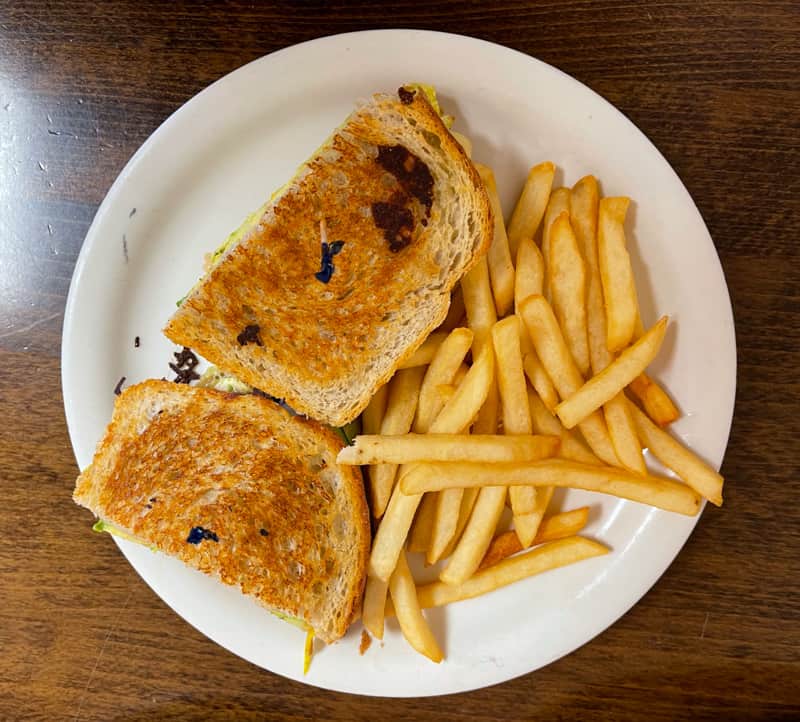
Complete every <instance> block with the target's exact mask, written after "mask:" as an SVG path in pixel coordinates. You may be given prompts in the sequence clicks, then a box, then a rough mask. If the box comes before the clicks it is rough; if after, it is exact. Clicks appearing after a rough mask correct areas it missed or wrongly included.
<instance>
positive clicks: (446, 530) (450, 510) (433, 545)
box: [425, 489, 464, 564]
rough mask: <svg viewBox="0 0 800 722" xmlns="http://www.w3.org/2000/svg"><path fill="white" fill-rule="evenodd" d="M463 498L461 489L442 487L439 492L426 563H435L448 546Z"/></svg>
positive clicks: (456, 523)
mask: <svg viewBox="0 0 800 722" xmlns="http://www.w3.org/2000/svg"><path fill="white" fill-rule="evenodd" d="M463 498H464V490H463V489H444V490H443V491H440V492H439V499H438V501H437V504H436V514H435V516H434V522H433V528H432V530H431V540H430V544H429V546H428V552H427V554H426V556H425V560H426V561H427V563H428V564H436V562H438V561H439V559H440V558H441V557H442V554H443V553H444V551H445V550H446V549H447V547H448V546H450V542H451V541H452V540H453V537H454V536H455V533H456V527H457V526H458V515H459V512H460V511H461V502H462V500H463Z"/></svg>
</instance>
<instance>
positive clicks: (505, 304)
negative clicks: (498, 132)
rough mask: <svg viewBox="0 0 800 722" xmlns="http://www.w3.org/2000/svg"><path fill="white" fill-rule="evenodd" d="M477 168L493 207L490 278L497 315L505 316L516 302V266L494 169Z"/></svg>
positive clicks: (489, 255)
mask: <svg viewBox="0 0 800 722" xmlns="http://www.w3.org/2000/svg"><path fill="white" fill-rule="evenodd" d="M475 168H476V169H477V171H478V173H479V174H480V177H481V179H482V180H483V183H484V185H485V186H486V192H487V194H488V195H489V203H490V205H491V206H492V215H493V216H494V237H493V238H492V243H491V245H490V246H489V253H488V254H487V260H488V262H489V277H490V278H491V281H492V295H493V296H494V305H495V308H496V309H497V315H498V316H505V315H506V313H508V311H509V309H510V308H511V304H512V303H513V302H514V264H513V262H512V261H511V252H510V250H509V247H508V236H507V235H506V227H505V222H504V221H503V209H502V208H501V207H500V198H499V197H498V195H497V184H496V183H495V180H494V173H493V172H492V169H491V168H489V167H488V166H485V165H482V164H481V163H476V164H475Z"/></svg>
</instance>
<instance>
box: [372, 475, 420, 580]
mask: <svg viewBox="0 0 800 722" xmlns="http://www.w3.org/2000/svg"><path fill="white" fill-rule="evenodd" d="M421 499H422V494H410V495H408V494H405V493H403V492H402V491H401V489H400V485H399V484H398V485H396V486H395V487H394V491H393V492H392V497H391V499H389V504H388V506H387V507H386V513H385V514H384V515H383V519H381V523H380V524H379V525H378V530H377V531H376V532H375V537H374V538H373V540H372V552H371V554H370V558H369V575H370V576H373V577H377V578H378V579H380V580H381V581H384V582H388V581H389V577H391V576H392V572H393V571H394V568H395V566H396V565H397V558H398V556H399V555H400V552H401V551H402V550H403V545H404V544H405V542H406V537H407V536H408V530H409V529H410V528H411V522H412V521H413V520H414V514H415V513H416V511H417V507H418V506H419V503H420V501H421Z"/></svg>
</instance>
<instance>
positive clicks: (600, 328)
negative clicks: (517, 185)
mask: <svg viewBox="0 0 800 722" xmlns="http://www.w3.org/2000/svg"><path fill="white" fill-rule="evenodd" d="M599 202H600V201H599V193H598V189H597V180H596V179H595V177H594V176H591V175H588V176H585V177H584V178H581V179H580V180H579V181H578V182H577V183H576V184H575V185H574V186H573V187H572V206H571V209H570V218H571V221H572V228H573V230H574V231H575V238H576V239H577V241H578V245H579V246H580V249H581V253H582V254H583V259H584V262H585V263H586V328H587V338H588V342H589V355H590V358H591V363H592V371H593V372H594V373H599V372H600V371H602V370H603V369H604V368H605V367H606V366H608V364H610V363H611V361H612V359H613V357H612V355H611V354H610V353H609V351H608V345H607V339H606V311H605V308H604V306H603V285H602V283H601V281H600V266H599V261H598V258H597V209H598V205H599Z"/></svg>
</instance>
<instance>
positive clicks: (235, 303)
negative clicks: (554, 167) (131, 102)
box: [164, 91, 493, 426]
mask: <svg viewBox="0 0 800 722" xmlns="http://www.w3.org/2000/svg"><path fill="white" fill-rule="evenodd" d="M405 97H406V99H407V100H408V95H406V96H405ZM397 147H400V148H401V149H405V151H403V150H401V151H398V153H399V154H401V156H402V153H403V152H407V153H408V156H402V158H405V161H406V165H405V168H406V169H410V170H408V172H407V173H406V171H404V170H403V167H404V166H402V165H401V166H398V167H399V171H398V167H392V166H391V164H390V163H386V162H384V161H385V160H386V158H385V157H384V156H387V154H389V151H386V150H385V149H386V148H397ZM382 149H383V150H382ZM382 154H383V156H382ZM422 166H424V167H425V168H427V170H428V172H429V174H430V176H431V180H432V185H431V188H430V191H431V193H430V198H429V199H428V198H427V196H426V185H425V181H426V178H425V173H424V169H423V167H422ZM387 168H388V170H387ZM376 204H384V206H386V207H387V208H388V209H389V211H390V212H389V213H388V214H386V216H385V217H384V216H382V215H380V214H379V213H378V212H377V211H376ZM378 210H383V209H378ZM323 220H324V222H325V229H326V235H327V240H328V242H329V243H334V242H338V241H341V242H342V244H341V247H340V250H339V252H338V253H336V254H335V256H332V257H331V260H332V265H333V269H332V272H331V274H330V278H329V280H327V282H325V281H322V280H319V278H318V277H317V274H318V273H320V271H321V270H322V269H321V266H320V261H321V242H322V240H323V238H322V235H321V233H322V232H321V227H320V221H323ZM492 228H493V226H492V218H491V210H490V208H489V203H488V199H487V197H486V193H485V190H484V188H483V184H482V183H481V180H480V177H479V176H478V174H477V172H476V170H475V168H474V166H473V165H472V163H471V162H470V160H469V159H468V158H467V156H466V155H465V153H464V151H463V149H462V148H461V146H460V145H459V144H458V143H457V142H456V141H455V139H454V138H453V137H452V136H451V135H450V133H449V132H448V131H447V129H446V128H445V126H444V124H443V123H442V121H441V119H440V118H439V116H438V114H437V113H436V111H435V110H434V109H433V108H432V107H431V106H430V104H429V103H428V102H427V100H426V99H425V98H424V94H423V93H421V92H416V91H415V92H414V93H413V94H411V99H410V101H408V102H402V101H401V100H400V99H399V98H398V96H396V95H376V96H374V97H373V98H372V99H371V100H370V101H369V102H367V103H365V104H364V105H362V106H361V107H359V108H358V109H357V110H356V111H355V112H354V113H353V114H352V115H351V116H350V117H349V118H348V119H347V121H346V122H345V123H344V124H343V125H342V126H341V127H340V128H339V129H338V130H337V131H336V132H334V134H333V135H332V136H331V138H330V139H329V141H328V142H327V143H326V144H324V145H323V146H322V147H321V148H320V149H319V150H318V151H317V153H316V154H315V155H314V156H313V157H312V158H311V159H310V160H309V161H308V162H307V163H306V164H304V165H303V166H302V167H301V169H300V171H299V172H298V174H297V175H296V176H295V179H294V180H293V181H292V182H291V183H290V184H289V185H288V186H287V187H286V188H285V189H284V190H283V191H282V192H281V193H280V194H279V195H278V196H277V198H275V199H274V200H273V202H272V203H271V204H270V205H269V206H268V207H267V208H266V210H265V212H264V214H263V216H262V217H261V219H260V221H259V223H258V224H257V226H256V227H254V228H253V229H252V230H251V232H249V233H247V234H245V235H244V236H243V237H242V238H241V239H240V240H239V241H238V242H237V243H235V244H234V245H233V246H232V247H231V248H230V249H228V250H227V251H226V252H225V254H224V255H223V257H222V260H221V261H220V262H219V263H218V264H217V265H216V266H215V267H214V268H213V269H212V270H211V271H210V272H209V273H208V274H207V276H206V277H205V278H204V279H203V280H202V281H201V282H200V283H199V284H198V285H197V286H196V287H195V289H194V290H193V291H192V292H191V293H190V294H189V295H188V296H187V298H186V299H185V300H184V301H183V303H182V305H181V306H180V308H179V309H178V310H177V312H176V313H175V314H174V315H173V317H172V318H171V319H170V320H169V322H168V323H167V325H166V327H165V329H164V333H165V334H166V335H167V337H168V338H170V339H171V340H172V341H174V342H175V343H177V344H180V345H184V346H189V347H191V348H192V349H193V350H194V351H195V352H197V353H199V354H201V355H202V356H204V357H205V358H207V359H208V360H209V361H211V362H212V363H214V364H216V365H217V366H219V367H220V368H222V369H224V370H226V371H228V372H230V373H232V374H234V375H236V376H237V377H239V378H241V379H242V380H243V381H245V382H247V383H248V384H250V385H251V386H254V387H255V388H259V389H262V390H264V391H266V392H268V393H269V394H271V395H273V396H276V397H278V398H283V399H285V400H286V402H287V403H288V404H289V405H290V406H291V407H292V408H295V409H296V410H298V411H299V412H301V413H303V414H306V415H308V416H311V417H312V418H316V419H319V420H320V421H324V422H326V423H329V424H332V425H335V426H341V425H343V424H345V423H348V422H349V421H351V420H352V419H354V418H355V417H356V416H358V414H359V413H360V412H361V411H362V410H363V409H364V407H365V406H366V405H367V403H368V402H369V399H370V398H371V397H372V395H373V394H374V392H375V391H376V390H377V389H378V388H379V387H380V386H381V385H382V384H384V383H385V382H386V381H388V380H389V379H390V378H391V376H392V375H393V373H394V372H395V370H396V369H397V368H398V367H399V366H400V364H402V362H403V361H404V360H405V359H406V358H408V357H409V356H410V355H411V354H412V353H413V352H414V351H415V350H416V349H417V348H418V346H419V345H420V344H421V343H422V342H423V341H424V339H425V337H426V336H427V335H428V334H429V333H430V331H431V330H433V329H434V328H435V327H436V326H438V325H439V324H440V323H441V322H442V320H443V319H444V317H445V315H446V313H447V309H448V307H449V299H450V291H451V290H452V288H453V286H454V285H455V284H456V282H457V281H458V279H459V278H460V277H461V276H462V275H463V274H464V273H465V272H466V271H467V270H468V269H469V268H470V267H471V266H472V265H473V264H474V263H475V262H476V261H477V259H478V258H479V257H480V256H481V255H482V254H483V253H485V252H486V250H487V249H488V246H489V243H490V241H491V234H492ZM401 236H402V239H401V240H402V243H404V244H405V245H403V246H402V247H401V248H397V246H398V245H402V244H401V243H399V242H398V241H397V239H399V238H401ZM393 246H394V247H395V248H394V250H393ZM323 267H324V264H323ZM247 327H251V328H252V327H257V328H258V340H257V342H246V343H240V340H241V336H240V334H241V333H242V332H243V330H244V329H245V328H247ZM237 339H238V340H237Z"/></svg>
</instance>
